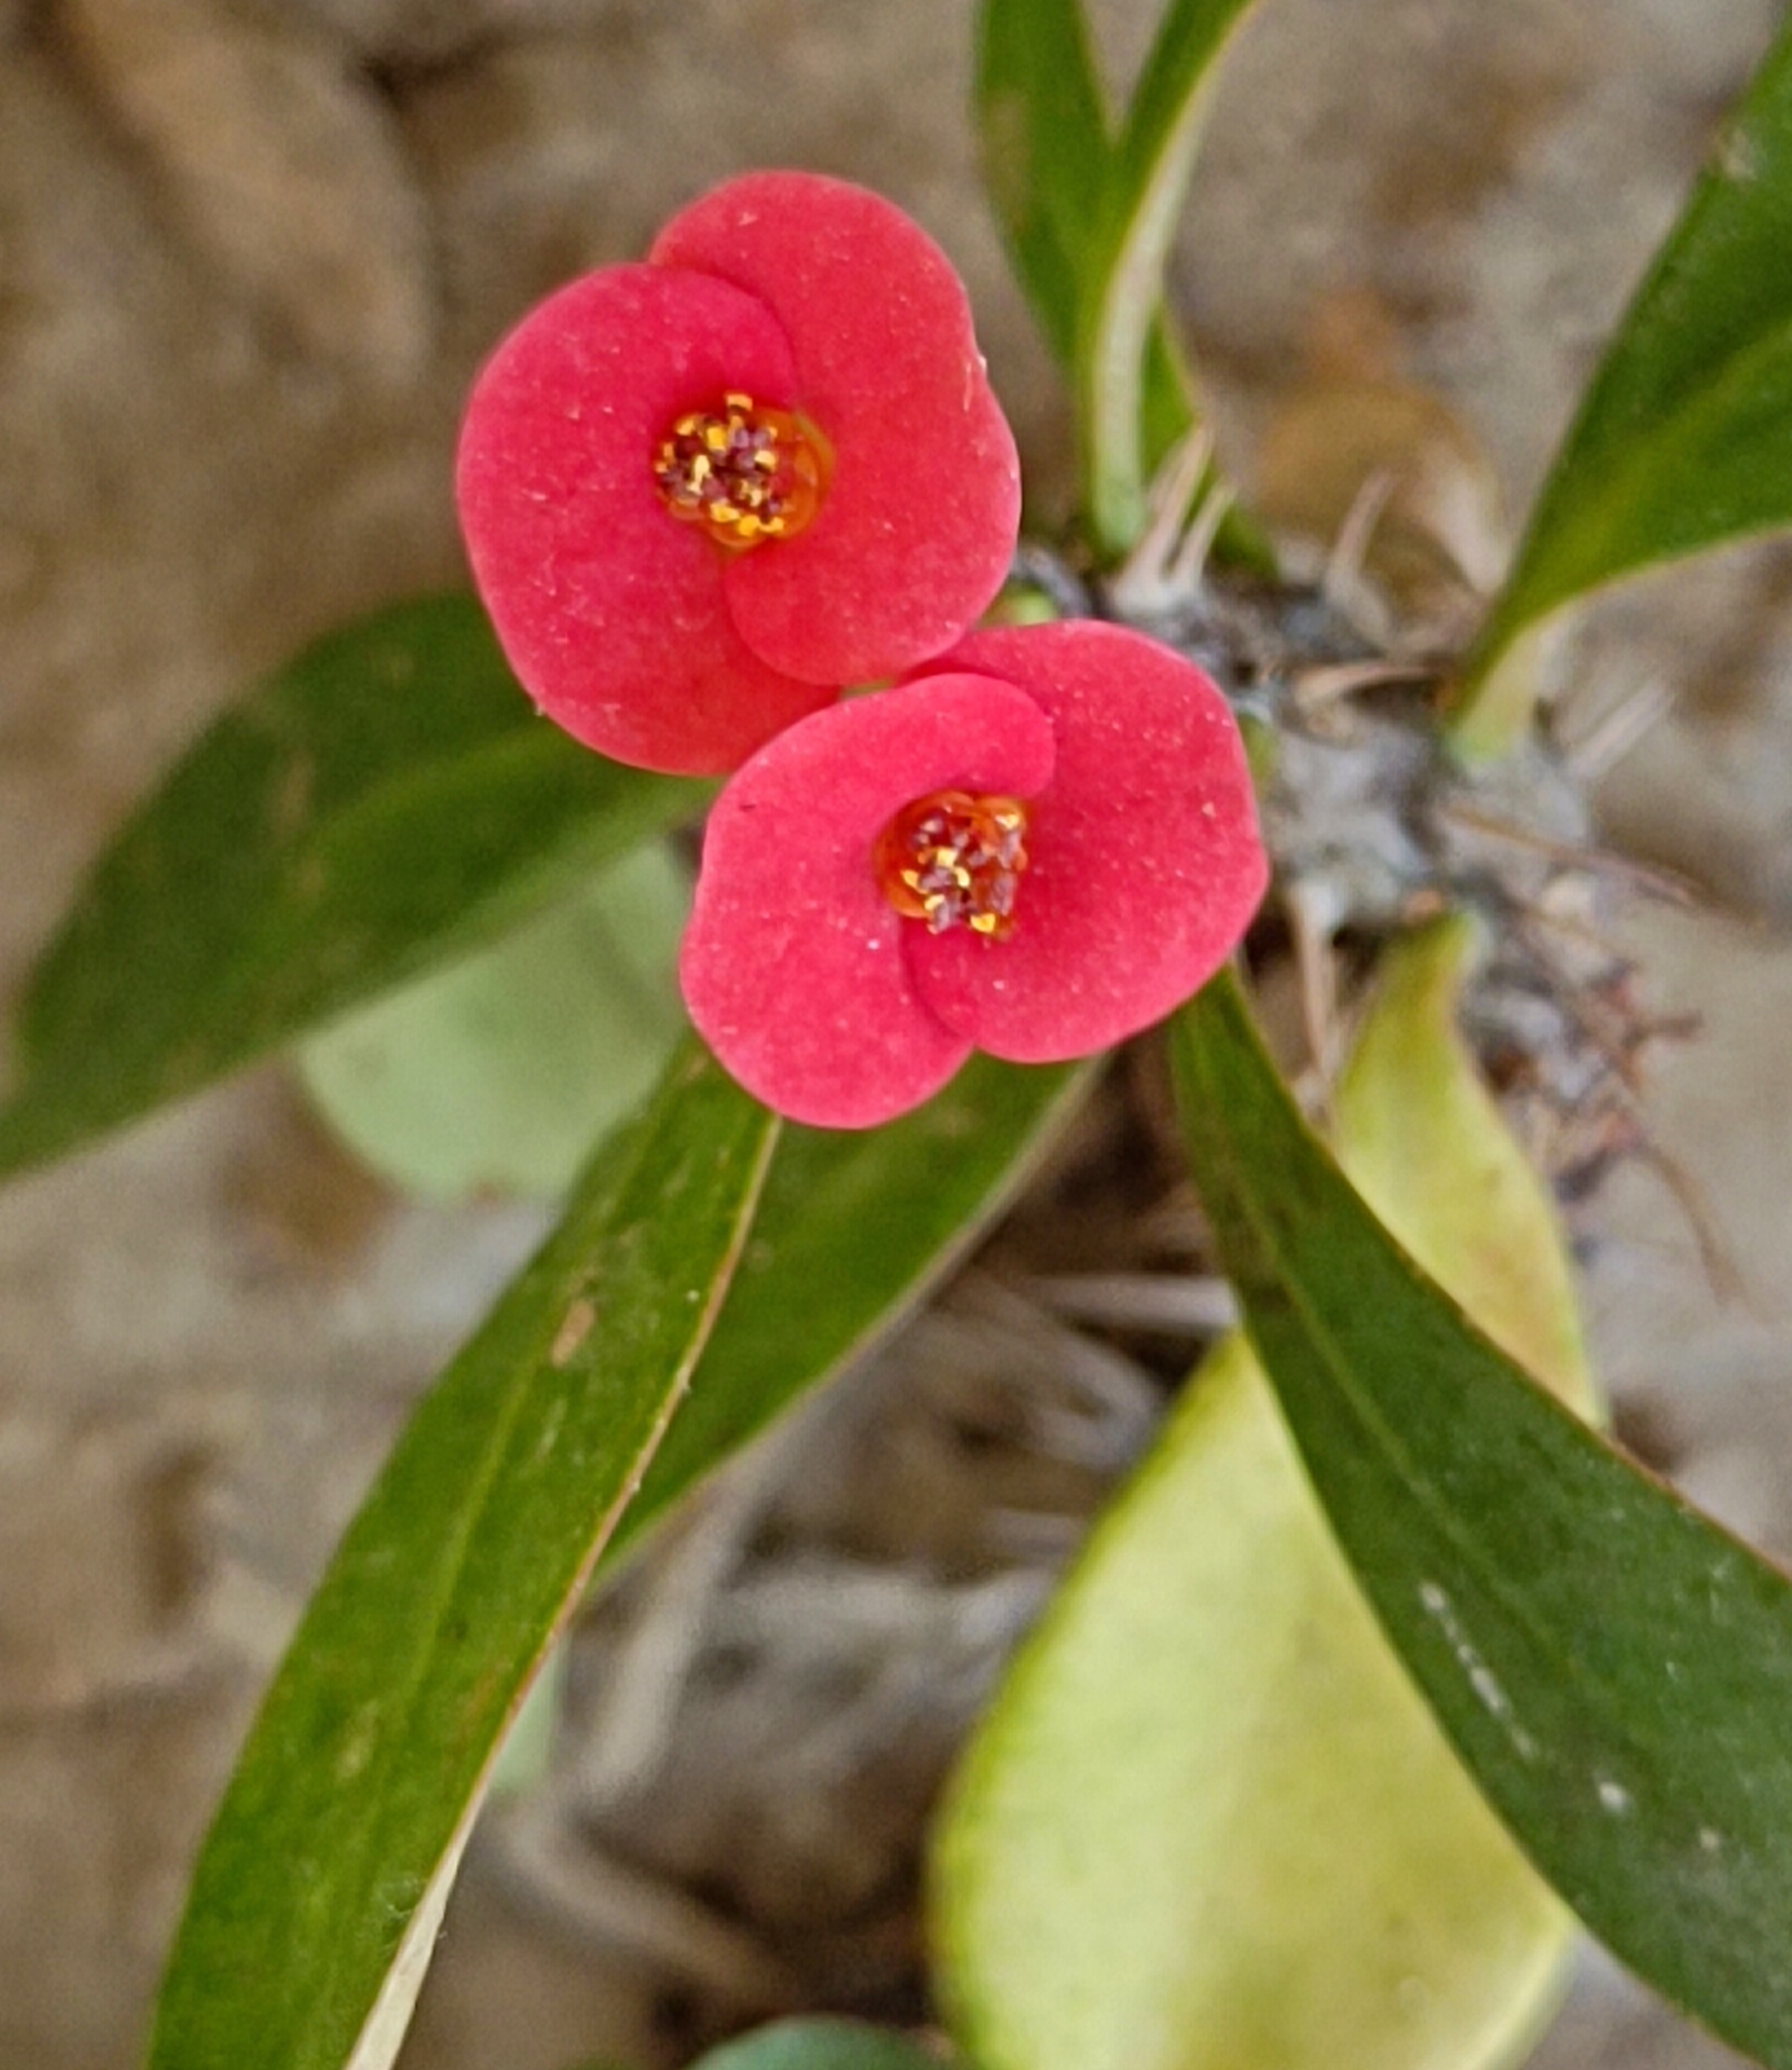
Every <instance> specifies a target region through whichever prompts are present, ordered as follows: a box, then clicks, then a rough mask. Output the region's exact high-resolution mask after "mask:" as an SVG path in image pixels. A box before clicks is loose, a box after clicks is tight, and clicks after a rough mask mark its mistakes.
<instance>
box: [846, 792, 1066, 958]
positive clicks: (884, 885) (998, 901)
mask: <svg viewBox="0 0 1792 2070" xmlns="http://www.w3.org/2000/svg"><path fill="white" fill-rule="evenodd" d="M1026 840H1027V808H1026V806H1025V805H1023V804H1022V803H1021V801H1020V800H1019V799H1018V798H999V797H977V796H973V795H972V794H971V793H970V792H969V791H960V790H943V791H931V792H929V794H928V795H927V796H926V797H925V798H916V799H915V800H914V802H913V803H912V804H908V805H905V806H904V807H903V808H902V810H901V811H900V812H899V813H897V815H896V817H895V818H894V819H893V820H891V822H890V824H889V825H888V826H887V827H886V828H885V829H884V830H883V832H882V834H880V835H879V836H878V839H877V847H876V849H875V850H874V851H873V854H872V867H873V869H874V870H875V872H876V875H877V884H878V889H879V890H881V891H882V893H883V895H884V897H885V898H887V899H888V900H889V902H890V904H891V905H893V906H894V907H895V908H896V910H897V912H899V913H901V914H902V915H904V917H905V918H907V919H910V920H925V921H926V922H927V924H928V928H929V931H930V932H931V933H933V934H944V933H945V932H946V930H947V929H948V928H949V927H968V928H969V929H970V930H971V932H972V933H973V934H980V935H986V936H989V937H990V938H992V939H994V938H999V937H1000V936H1002V935H1005V934H1006V933H1007V932H1008V930H1009V929H1010V928H1011V927H1012V926H1013V925H1014V894H1015V891H1016V889H1017V888H1018V887H1019V884H1020V880H1021V874H1022V872H1023V871H1024V870H1025V869H1026V867H1027V849H1026Z"/></svg>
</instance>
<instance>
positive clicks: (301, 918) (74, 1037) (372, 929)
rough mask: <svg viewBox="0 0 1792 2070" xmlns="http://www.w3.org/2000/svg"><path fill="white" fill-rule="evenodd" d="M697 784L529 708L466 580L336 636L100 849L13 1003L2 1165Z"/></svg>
mask: <svg viewBox="0 0 1792 2070" xmlns="http://www.w3.org/2000/svg"><path fill="white" fill-rule="evenodd" d="M704 795H705V791H704V788H703V787H702V786H699V785H696V784H692V783H688V782H680V781H674V780H672V779H670V778H667V777H662V776H649V775H645V774H643V773H641V772H640V771H638V770H634V769H625V768H622V767H620V766H619V765H618V764H616V763H615V762H610V761H606V760H605V759H604V758H603V757H602V756H599V755H595V754H592V753H589V752H588V751H587V750H586V749H584V748H582V747H577V746H576V745H575V744H574V743H573V742H572V741H570V740H569V739H567V737H566V736H565V735H563V734H561V733H560V732H559V731H558V730H557V729H556V728H554V727H552V726H548V725H546V724H544V723H543V722H542V721H540V720H539V719H537V718H536V717H535V715H534V713H533V710H532V709H531V707H530V706H529V704H528V701H527V700H526V698H524V697H523V696H522V694H521V693H520V692H519V691H518V689H517V688H516V685H515V682H514V680H513V678H512V677H511V675H510V673H509V670H508V669H507V668H506V667H505V665H504V659H503V657H502V655H501V654H500V653H499V651H498V647H497V644H496V642H495V641H494V640H493V637H492V634H491V632H490V631H489V630H488V629H487V626H486V624H485V620H484V618H483V616H482V614H481V613H480V611H479V608H478V606H477V605H476V604H475V603H474V602H473V601H472V599H471V598H462V597H441V598H435V599H431V600H429V601H427V602H424V603H419V604H410V605H405V606H401V607H399V608H398V609H396V610H392V611H388V612H385V613H382V614H381V615H380V616H378V617H376V618H373V619H369V620H367V621H365V622H363V623H362V624H360V625H357V626H354V627H351V628H349V629H348V630H347V631H345V632H337V633H333V634H331V635H330V636H329V637H328V638H325V639H323V640H320V641H319V642H318V643H317V644H316V645H315V646H313V647H311V648H310V649H309V650H308V651H307V652H305V653H304V654H301V655H300V656H299V658H298V659H297V660H296V661H294V662H293V663H292V664H291V665H290V666H289V667H287V668H285V669H282V670H281V671H280V673H279V674H277V675H276V676H275V677H273V679H272V680H271V681H269V682H268V683H267V684H265V685H264V686H263V687H262V688H261V689H260V690H259V691H257V692H256V693H255V695H254V696H253V697H252V698H251V699H250V700H249V701H248V703H247V704H245V705H244V706H242V707H241V708H240V709H238V710H237V711H235V712H232V713H231V714H229V715H228V716H227V717H225V718H224V719H222V720H220V721H219V722H218V723H217V725H215V726H214V727H213V728H212V729H211V731H210V732H209V733H208V734H206V735H205V737H204V738H203V739H202V740H201V741H200V742H199V744H198V745H197V746H196V747H194V748H193V749H192V751H191V752H190V753H189V754H188V755H187V757H186V759H185V760H184V761H183V762H181V763H180V765H179V766H178V767H177V768H176V769H175V770H174V771H173V773H172V774H171V775H170V776H169V777H168V780H167V782H166V783H165V784H164V785H163V787H162V788H161V790H160V791H159V792H158V793H157V794H156V796H155V797H153V798H152V799H151V800H150V801H149V803H148V804H147V805H145V806H144V807H143V808H142V809H141V811H139V813H138V814H137V816H136V817H135V818H134V819H133V820H132V821H131V823H130V824H129V825H128V826H127V827H126V828H125V830H124V831H123V833H122V834H121V835H120V836H119V837H118V839H117V841H116V842H115V843H114V844H113V846H112V848H111V849H110V850H109V851H108V852H107V854H106V855H105V856H104V857H103V858H102V859H101V861H100V862H99V863H98V865H97V866H96V868H95V869H94V871H93V874H92V876H91V877H90V878H89V880H88V882H87V885H86V887H85V890H84V891H83V893H82V896H81V900H80V903H79V904H78V906H77V907H76V909H75V911H74V912H73V914H72V915H71V916H70V918H69V919H68V921H67V922H66V924H65V925H64V927H63V929H62V932H61V933H60V935H59V936H58V937H57V938H56V941H55V942H53V943H52V945H51V947H50V949H49V951H48V952H47V954H46V955H45V957H44V960H43V961H42V963H41V964H40V965H39V967H38V970H37V973H36V975H35V976H34V977H33V978H32V981H31V984H30V987H29V989H28V991H27V993H26V995H25V999H24V1002H23V1004H22V1006H21V1008H20V1011H19V1017H18V1023H17V1028H16V1044H17V1065H16V1070H15V1082H14V1084H13V1087H12V1091H11V1096H10V1099H9V1100H8V1103H7V1104H6V1105H5V1106H4V1107H0V1172H3V1171H8V1170H12V1169H15V1168H17V1167H20V1166H23V1165H27V1164H32V1163H35V1162H37V1161H39V1160H40V1159H43V1158H47V1157H51V1156H54V1155H55V1154H56V1153H57V1152H59V1151H62V1150H66V1149H68V1148H70V1147H71V1146H72V1145H74V1144H76V1143H79V1142H81V1141H83V1140H84V1139H86V1138H87V1137H89V1136H93V1135H97V1134H99V1133H100V1132H102V1131H103V1130H105V1129H108V1128H112V1127H115V1126H117V1125H118V1124H119V1123H120V1122H124V1121H128V1120H131V1119H132V1118H133V1117H135V1116H136V1115H139V1114H141V1113H144V1112H146V1111H147V1110H148V1109H149V1108H151V1107H154V1106H157V1105H159V1104H161V1103H162V1102H163V1101H165V1100H169V1099H176V1098H178V1097H179V1096H180V1095H181V1094H183V1093H186V1092H193V1091H195V1090H196V1089H197V1088H198V1087H200V1086H203V1085H205V1084H207V1083H208V1082H209V1081H210V1080H212V1079H215V1078H218V1077H221V1076H222V1075H223V1074H224V1073H226V1072H228V1071H231V1070H233V1069H235V1068H236V1067H237V1066H238V1065H240V1064H244V1063H247V1062H248V1061H249V1060H250V1059H251V1058H253V1057H256V1056H258V1055H260V1054H262V1053H263V1052H264V1051H267V1050H269V1049H271V1048H273V1047H274V1046H276V1045H277V1044H279V1043H280V1042H282V1041H284V1040H286V1039H287V1038H288V1037H290V1036H292V1035H295V1034H297V1033H299V1032H300V1031H302V1030H303V1029H305V1028H308V1027H311V1026H314V1025H316V1024H317V1023H319V1022H321V1021H323V1020H325V1019H327V1018H329V1017H330V1016H332V1015H334V1014H337V1013H340V1012H342V1011H343V1010H344V1009H345V1008H347V1007H349V1006H352V1005H354V1004H356V1003H357V1002H358V1001H360V1000H362V999H364V998H368V997H371V996H372V995H373V994H375V993H376V992H378V991H380V990H382V989H385V988H387V987H389V986H391V985H392V984H394V983H397V982H398V981H400V980H401V979H403V978H405V977H410V976H413V975H415V974H416V973H418V972H421V971H423V970H426V969H428V968H430V967H431V966H432V965H435V964H438V963H441V962H444V961H447V960H448V959H450V958H452V957H454V956H457V955H461V954H464V953H465V952H466V951H467V950H468V949H469V948H470V947H472V946H473V945H475V944H476V943H478V942H481V941H483V940H487V939H490V938H491V937H492V936H493V935H495V934H497V933H498V932H500V931H501V930H502V929H503V928H504V927H505V926H506V925H509V924H510V923H512V922H514V921H515V920H517V919H519V918H520V917H522V916H523V915H524V914H526V913H528V912H530V911H532V910H533V909H534V908H535V907H536V906H538V905H539V904H541V903H544V902H545V901H546V900H547V899H548V898H550V897H551V896H553V895H554V894H555V893H556V892H557V891H559V890H561V889H563V888H565V887H567V886H568V885H570V884H571V883H572V882H573V881H575V880H576V878H577V877H578V875H579V874H580V873H581V872H584V871H588V870H590V869H593V868H595V867H597V866H598V865H599V864H601V863H603V862H607V861H609V860H610V859H612V858H613V857H616V856H618V855H621V854H623V853H625V852H626V851H627V850H628V849H630V848H632V847H634V846H635V845H636V844H638V843H639V842H641V841H643V840H645V839H647V838H648V837H649V836H651V835H653V834H656V833H659V832H661V831H663V830H664V829H665V828H666V827H668V826H670V825H672V824H674V823H676V822H677V821H678V820H679V819H682V818H684V817H685V816H686V815H688V814H689V813H690V812H692V811H693V810H694V809H695V808H696V806H697V804H698V803H699V802H700V801H701V799H702V798H703V796H704Z"/></svg>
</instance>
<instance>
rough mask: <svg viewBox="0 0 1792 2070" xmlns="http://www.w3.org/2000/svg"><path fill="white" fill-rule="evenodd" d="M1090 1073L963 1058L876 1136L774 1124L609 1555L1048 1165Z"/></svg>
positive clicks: (868, 1338) (891, 1319)
mask: <svg viewBox="0 0 1792 2070" xmlns="http://www.w3.org/2000/svg"><path fill="white" fill-rule="evenodd" d="M1097 1068H1098V1067H1097V1065H1096V1064H1093V1063H1090V1064H1083V1065H1056V1066H1052V1067H1049V1068H1047V1067H1025V1068H1024V1067H1021V1066H1019V1065H1014V1064H1002V1063H998V1062H997V1061H996V1060H995V1059H994V1058H993V1057H982V1056H977V1057H972V1058H971V1060H970V1062H969V1063H968V1064H966V1065H965V1067H964V1069H963V1070H962V1071H960V1072H959V1073H958V1075H957V1077H956V1078H954V1079H953V1080H952V1083H951V1084H950V1085H949V1086H947V1087H946V1088H945V1090H944V1091H942V1092H937V1093H936V1094H935V1095H934V1097H933V1098H932V1099H930V1100H929V1101H928V1102H927V1103H926V1105H924V1106H920V1107H917V1108H916V1109H915V1110H914V1111H913V1112H912V1113H909V1114H905V1115H903V1117H902V1118H901V1119H900V1120H898V1121H892V1122H889V1123H887V1124H886V1125H885V1126H884V1127H882V1128H875V1129H865V1130H861V1131H849V1130H848V1131H841V1130H836V1129H818V1128H797V1127H786V1128H785V1130H784V1133H783V1135H782V1136H781V1137H780V1138H779V1141H778V1149H777V1154H776V1155H775V1157H774V1158H773V1159H772V1166H771V1171H770V1174H769V1175H768V1177H767V1179H766V1182H765V1192H764V1196H763V1198H762V1199H761V1201H760V1203H759V1210H758V1213H757V1214H756V1215H755V1216H754V1218H753V1233H752V1239H751V1241H750V1242H749V1243H748V1245H747V1247H746V1255H745V1256H744V1257H743V1258H742V1259H741V1261H740V1268H739V1270H738V1271H737V1272H736V1273H735V1275H734V1279H733V1283H732V1285H731V1286H730V1287H729V1289H728V1300H727V1301H726V1302H725V1303H724V1305H723V1310H722V1315H721V1317H720V1319H719V1320H718V1322H717V1324H716V1328H715V1332H714V1334H713V1335H712V1336H711V1338H710V1341H709V1343H708V1345H707V1346H706V1347H705V1350H704V1354H703V1357H702V1359H701V1360H700V1361H699V1364H698V1367H697V1374H696V1378H695V1380H694V1381H693V1382H692V1387H691V1399H690V1401H689V1402H688V1403H687V1404H686V1406H685V1408H684V1409H683V1410H682V1411H681V1413H680V1415H679V1418H678V1421H677V1422H676V1423H675V1424H674V1425H673V1426H672V1429H671V1430H670V1432H669V1433H668V1434H667V1437H666V1441H665V1443H664V1444H662V1445H661V1446H660V1448H659V1450H658V1452H657V1453H655V1455H654V1458H653V1463H652V1464H651V1465H650V1466H649V1467H648V1469H647V1476H646V1479H645V1480H644V1481H643V1482H642V1483H641V1491H640V1493H639V1495H637V1496H636V1497H635V1499H634V1501H633V1502H631V1503H630V1504H629V1506H628V1510H627V1513H626V1515H625V1516H624V1517H623V1520H622V1524H621V1528H620V1530H619V1531H618V1532H617V1534H616V1540H615V1542H614V1545H613V1548H612V1550H613V1552H614V1553H621V1551H622V1550H623V1549H624V1548H625V1547H627V1546H631V1545H632V1544H633V1543H634V1542H635V1540H636V1539H637V1537H638V1536H639V1534H640V1533H641V1532H642V1531H643V1530H645V1529H646V1527H647V1526H648V1525H650V1524H651V1523H653V1522H654V1520H655V1519H656V1518H657V1517H659V1516H660V1515H661V1514H662V1513H663V1512H664V1510H665V1509H666V1508H667V1507H668V1506H669V1505H670V1504H671V1503H672V1502H674V1501H676V1500H677V1498H678V1497H679V1496H680V1495H682V1494H683V1493H684V1492H685V1490H686V1489H687V1488H689V1487H690V1486H691V1485H692V1484H693V1483H694V1482H695V1481H697V1480H698V1479H699V1478H701V1476H702V1475H703V1474H705V1473H707V1472H708V1471H709V1470H710V1469H711V1468H712V1467H713V1466H715V1465H717V1464H719V1463H720V1462H721V1461H722V1460H723V1459H724V1458H726V1457H728V1455H729V1454H730V1453H732V1452H733V1451H734V1450H736V1449H737V1448H738V1447H739V1446H740V1445H742V1444H744V1443H745V1442H746V1441H747V1440H748V1439H749V1438H751V1437H755V1436H756V1435H757V1434H758V1433H759V1432H760V1431H761V1430H763V1429H764V1428H765V1427H766V1426H767V1425H768V1424H769V1423H771V1422H772V1421H773V1419H774V1418H776V1417H777V1416H779V1415H780V1414H781V1413H782V1412H783V1411H784V1410H785V1409H786V1408H788V1407H789V1406H790V1405H791V1404H792V1403H793V1402H795V1401H796V1400H797V1398H798V1397H799V1396H801V1395H803V1394H804V1393H806V1392H808V1391H809V1390H810V1389H812V1388H814V1387H816V1386H819V1385H820V1384H821V1383H822V1382H823V1381H825V1380H827V1379H829V1378H831V1377H832V1376H833V1375H834V1374H836V1373H838V1372H839V1371H840V1368H841V1367H842V1366H844V1365H845V1364H846V1363H847V1362H848V1360H850V1359H852V1358H854V1357H856V1356H858V1355H859V1354H860V1353H862V1352H863V1351H865V1350H866V1349H867V1348H868V1347H869V1346H870V1345H871V1344H872V1343H873V1342H875V1341H876V1339H877V1338H878V1337H880V1336H881V1335H883V1334H884V1332H885V1331H887V1330H888V1329H890V1328H891V1327H892V1326H893V1325H894V1324H895V1323H896V1322H898V1321H900V1319H901V1317H902V1316H903V1315H904V1314H905V1313H906V1312H907V1311H908V1310H909V1309H910V1308H912V1307H913V1306H914V1305H915V1303H916V1302H918V1301H919V1300H921V1298H922V1297H923V1296H924V1295H925V1294H926V1293H927V1291H928V1289H929V1288H930V1287H932V1286H933V1285H934V1284H935V1283H936V1282H937V1281H938V1280H939V1279H940V1278H941V1276H942V1275H943V1274H945V1273H946V1272H948V1271H950V1270H951V1268H952V1266H953V1265H954V1264H955V1263H956V1262H957V1261H958V1260H959V1259H960V1258H962V1256H963V1255H964V1252H965V1251H966V1249H967V1248H968V1247H969V1245H970V1244H971V1243H973V1242H974V1241H975V1240H976V1238H977V1237H978V1236H979V1235H980V1234H981V1233H982V1231H983V1230H984V1229H985V1228H987V1226H988V1225H989V1223H990V1222H991V1221H992V1220H993V1219H994V1218H995V1217H996V1216H997V1215H998V1214H999V1213H1000V1212H1001V1210H1002V1208H1003V1207H1005V1206H1006V1205H1007V1204H1008V1202H1009V1201H1011V1200H1012V1199H1013V1198H1014V1195H1015V1193H1016V1192H1017V1191H1018V1189H1019V1188H1020V1187H1021V1186H1022V1185H1024V1184H1025V1183H1026V1181H1027V1179H1028V1178H1029V1177H1030V1176H1031V1175H1032V1173H1033V1172H1034V1171H1035V1170H1036V1169H1037V1168H1038V1165H1039V1163H1040V1161H1041V1159H1042V1158H1044V1157H1046V1156H1048V1155H1049V1154H1050V1152H1051V1150H1052V1148H1053V1146H1054V1145H1055V1144H1056V1143H1057V1142H1058V1140H1059V1138H1060V1136H1061V1135H1062V1134H1063V1132H1064V1127H1065V1125H1066V1124H1067V1123H1068V1122H1069V1120H1070V1119H1071V1117H1072V1116H1073V1115H1074V1114H1075V1113H1076V1111H1077V1109H1078V1107H1079V1106H1080V1105H1081V1103H1082V1099H1083V1095H1084V1094H1085V1093H1086V1092H1087V1091H1088V1088H1089V1086H1090V1084H1091V1083H1092V1080H1093V1075H1094V1072H1095V1071H1096V1069H1097Z"/></svg>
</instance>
